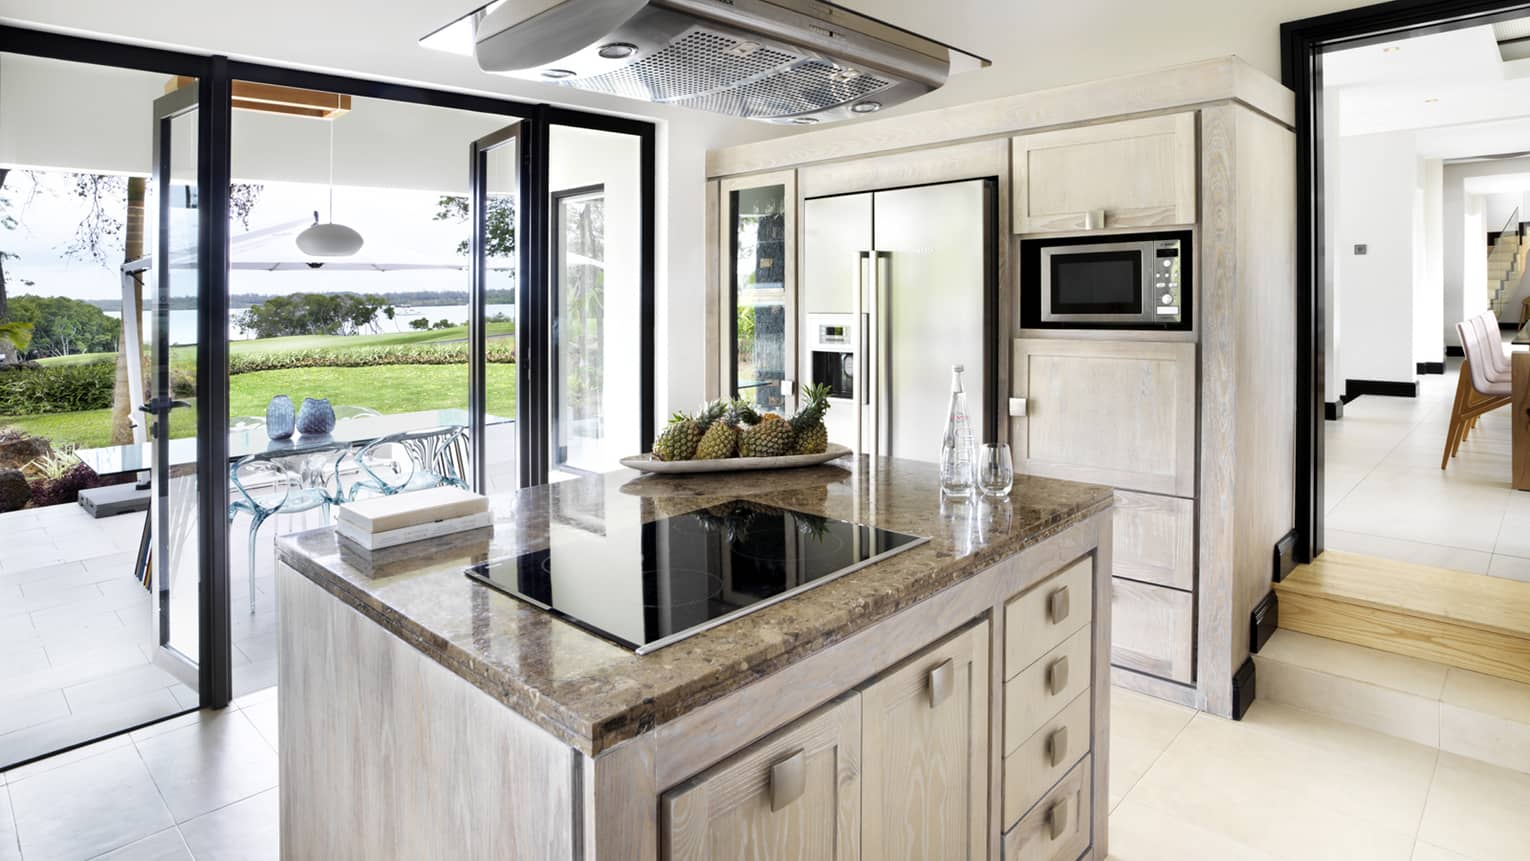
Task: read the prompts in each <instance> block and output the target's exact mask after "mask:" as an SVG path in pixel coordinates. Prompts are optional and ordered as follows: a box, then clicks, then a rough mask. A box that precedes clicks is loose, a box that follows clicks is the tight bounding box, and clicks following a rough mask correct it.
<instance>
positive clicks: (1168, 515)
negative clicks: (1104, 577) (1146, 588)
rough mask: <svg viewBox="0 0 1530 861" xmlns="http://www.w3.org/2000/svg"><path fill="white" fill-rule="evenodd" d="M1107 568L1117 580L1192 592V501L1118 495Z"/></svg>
mask: <svg viewBox="0 0 1530 861" xmlns="http://www.w3.org/2000/svg"><path fill="white" fill-rule="evenodd" d="M1111 517H1112V520H1111V522H1112V524H1113V526H1112V530H1113V535H1114V541H1113V542H1112V545H1113V546H1112V549H1111V552H1112V554H1113V558H1112V561H1111V564H1112V565H1113V566H1114V570H1113V572H1112V573H1114V574H1115V575H1116V576H1117V577H1127V578H1130V579H1132V580H1141V581H1144V582H1147V583H1156V584H1158V585H1159V586H1172V587H1174V588H1175V589H1194V588H1195V502H1194V501H1193V500H1189V499H1181V498H1179V497H1177V496H1156V495H1154V494H1151V493H1133V492H1131V491H1129V490H1118V491H1116V508H1115V511H1113V512H1112V513H1111Z"/></svg>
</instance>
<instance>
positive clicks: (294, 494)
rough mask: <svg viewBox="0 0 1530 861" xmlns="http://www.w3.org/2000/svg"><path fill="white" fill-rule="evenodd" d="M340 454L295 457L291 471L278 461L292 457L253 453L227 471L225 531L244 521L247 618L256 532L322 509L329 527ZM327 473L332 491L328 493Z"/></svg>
mask: <svg viewBox="0 0 1530 861" xmlns="http://www.w3.org/2000/svg"><path fill="white" fill-rule="evenodd" d="M344 455H345V452H344V450H336V451H333V452H321V453H317V454H309V455H299V456H296V457H301V459H302V460H301V464H300V465H299V468H298V469H296V470H294V469H292V468H291V467H290V466H288V465H287V464H286V463H284V461H291V460H293V459H294V458H295V456H294V455H291V454H284V453H282V452H259V453H257V454H252V455H249V456H247V457H244V458H241V459H240V460H239V461H238V462H237V463H235V464H234V465H233V466H231V467H229V470H228V477H229V483H230V484H231V485H233V487H234V491H235V496H234V498H233V499H232V500H231V501H230V502H229V504H228V525H229V528H233V525H234V518H236V517H238V516H239V515H240V514H241V513H243V514H248V515H250V536H249V552H248V560H249V567H248V568H247V569H246V573H247V574H248V576H249V579H250V613H251V614H253V613H254V612H255V550H256V548H257V547H258V546H259V545H258V543H257V541H256V539H257V536H258V534H259V533H260V527H261V526H262V525H263V524H265V522H266V521H267V520H269V519H271V518H272V517H274V516H275V515H277V514H298V513H300V512H304V511H312V510H314V509H315V508H318V509H322V511H323V515H324V524H325V525H326V526H327V525H329V507H330V506H331V505H337V504H339V503H340V502H342V501H344V498H345V494H344V489H343V488H342V487H341V485H340V461H341V460H342V459H343V458H344ZM331 469H332V470H333V476H334V482H335V484H334V489H333V490H331V489H330V479H329V476H330V474H331Z"/></svg>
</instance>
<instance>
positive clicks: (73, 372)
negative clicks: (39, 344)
mask: <svg viewBox="0 0 1530 861" xmlns="http://www.w3.org/2000/svg"><path fill="white" fill-rule="evenodd" d="M116 378H117V364H116V362H112V361H105V362H91V363H90V364H87V365H44V366H41V367H25V368H15V369H12V370H6V371H0V415H12V416H14V415H43V414H45V413H74V412H80V411H81V410H100V409H106V408H108V407H110V406H111V405H112V387H113V386H114V385H115V384H116Z"/></svg>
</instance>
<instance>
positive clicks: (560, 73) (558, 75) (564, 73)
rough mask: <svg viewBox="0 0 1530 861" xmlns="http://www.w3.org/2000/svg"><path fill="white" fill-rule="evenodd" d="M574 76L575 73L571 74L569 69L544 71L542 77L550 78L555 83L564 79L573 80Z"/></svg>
mask: <svg viewBox="0 0 1530 861" xmlns="http://www.w3.org/2000/svg"><path fill="white" fill-rule="evenodd" d="M574 74H575V73H574V72H571V71H569V70H568V69H544V70H543V71H542V77H544V78H550V79H552V80H554V81H561V80H563V79H564V78H572V77H574Z"/></svg>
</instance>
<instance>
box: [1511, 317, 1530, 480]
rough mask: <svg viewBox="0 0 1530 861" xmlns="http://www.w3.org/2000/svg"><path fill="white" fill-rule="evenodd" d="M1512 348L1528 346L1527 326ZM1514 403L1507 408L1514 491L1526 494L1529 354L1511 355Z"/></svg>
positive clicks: (1529, 445)
mask: <svg viewBox="0 0 1530 861" xmlns="http://www.w3.org/2000/svg"><path fill="white" fill-rule="evenodd" d="M1513 343H1514V344H1515V345H1516V346H1530V323H1526V324H1525V325H1524V326H1521V327H1520V329H1519V331H1518V332H1516V333H1515V334H1514V341H1513ZM1513 360H1514V364H1513V371H1514V377H1513V379H1514V401H1513V403H1512V404H1510V406H1509V409H1510V411H1511V412H1510V420H1511V423H1512V427H1513V436H1512V440H1513V445H1514V460H1513V463H1514V489H1515V490H1530V352H1526V351H1525V350H1515V351H1514V357H1513Z"/></svg>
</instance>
